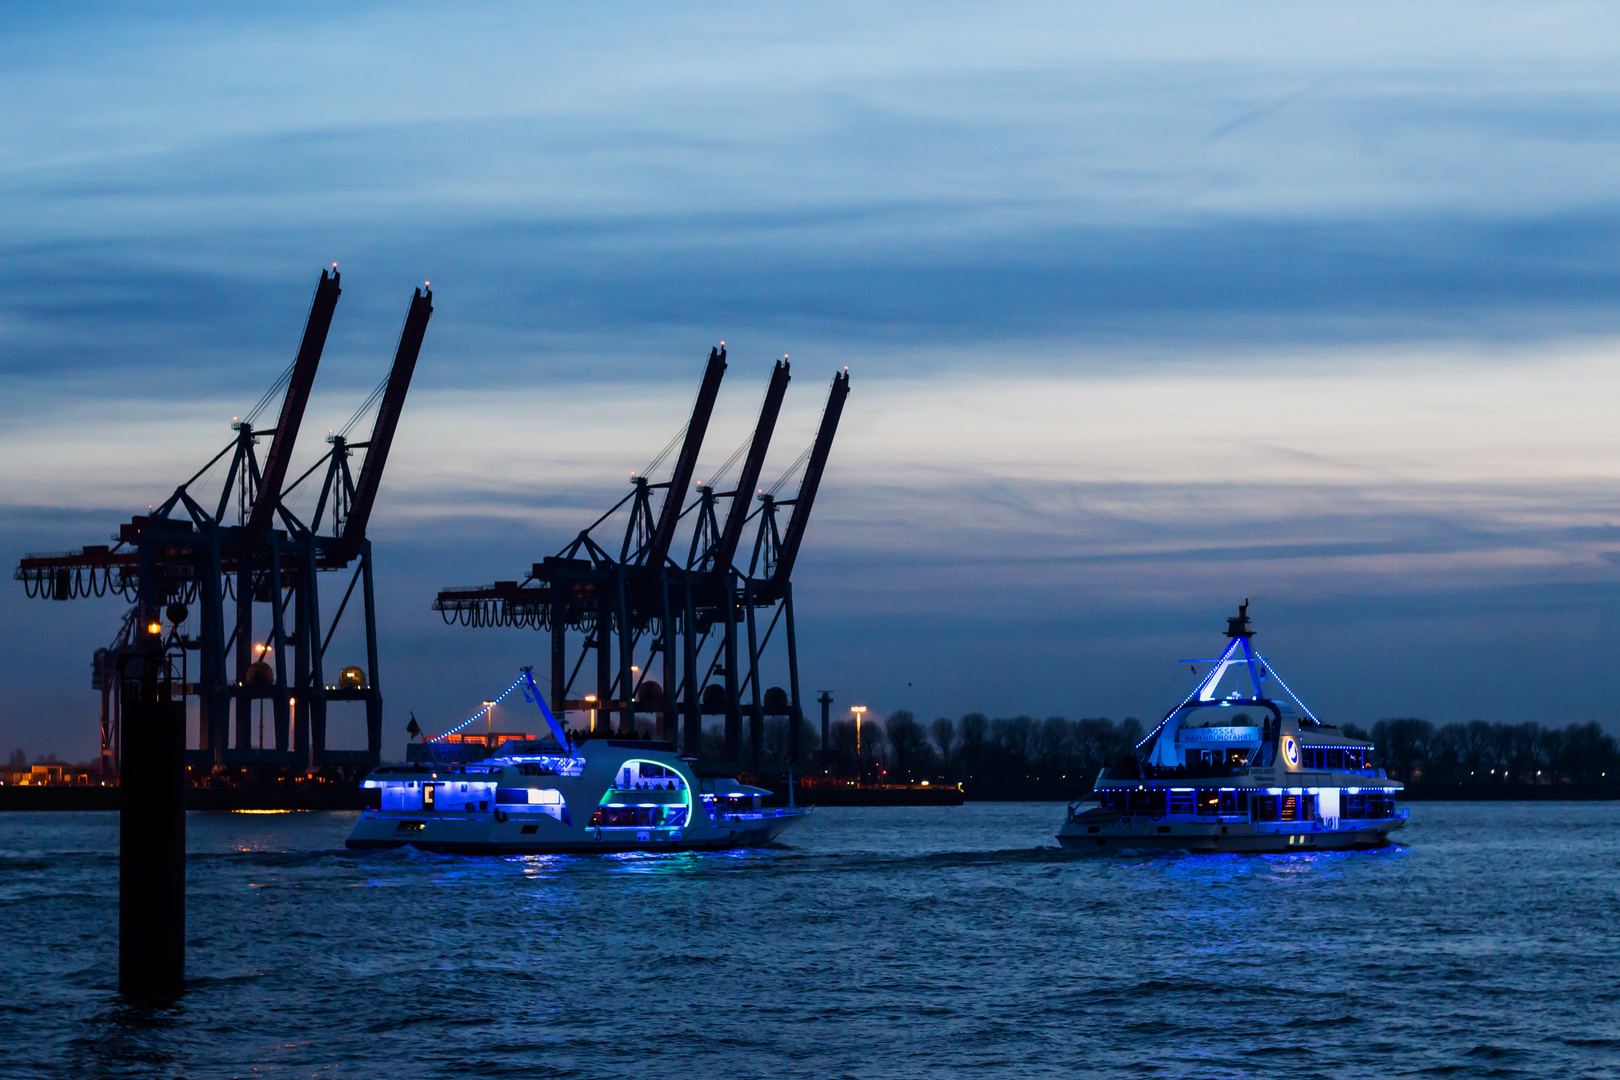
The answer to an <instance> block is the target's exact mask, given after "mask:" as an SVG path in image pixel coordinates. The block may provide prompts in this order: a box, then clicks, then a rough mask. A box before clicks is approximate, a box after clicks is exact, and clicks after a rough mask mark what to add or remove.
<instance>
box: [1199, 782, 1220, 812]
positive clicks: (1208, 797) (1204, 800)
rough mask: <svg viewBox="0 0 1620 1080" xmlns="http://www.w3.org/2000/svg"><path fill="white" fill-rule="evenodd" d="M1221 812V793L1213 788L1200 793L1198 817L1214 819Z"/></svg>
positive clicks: (1202, 790)
mask: <svg viewBox="0 0 1620 1080" xmlns="http://www.w3.org/2000/svg"><path fill="white" fill-rule="evenodd" d="M1220 812H1221V793H1220V792H1219V791H1216V790H1214V789H1213V788H1200V789H1199V791H1198V816H1199V817H1214V816H1215V815H1216V814H1219V813H1220Z"/></svg>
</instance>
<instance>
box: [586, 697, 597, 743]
mask: <svg viewBox="0 0 1620 1080" xmlns="http://www.w3.org/2000/svg"><path fill="white" fill-rule="evenodd" d="M585 700H586V701H587V702H588V703H589V704H590V706H591V734H592V735H594V734H596V695H595V694H586V695H585Z"/></svg>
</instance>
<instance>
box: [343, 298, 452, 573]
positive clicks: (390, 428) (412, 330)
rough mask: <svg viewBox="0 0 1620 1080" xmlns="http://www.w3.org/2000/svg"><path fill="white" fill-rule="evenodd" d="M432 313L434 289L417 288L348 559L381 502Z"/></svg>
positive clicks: (352, 523) (374, 438)
mask: <svg viewBox="0 0 1620 1080" xmlns="http://www.w3.org/2000/svg"><path fill="white" fill-rule="evenodd" d="M432 314H433V290H432V289H428V290H426V291H424V290H422V289H417V290H416V295H415V296H413V297H412V298H411V306H410V310H409V311H408V312H407V313H406V315H405V329H404V330H402V331H401V332H400V335H399V348H398V349H396V350H395V351H394V366H393V367H392V368H391V369H390V370H389V373H388V387H387V389H386V390H384V391H383V397H382V403H381V404H380V405H378V406H377V419H376V421H375V422H374V423H373V424H372V426H371V441H370V442H369V443H368V444H367V445H366V461H365V464H364V465H362V466H360V479H359V481H358V482H357V483H356V484H355V486H354V500H353V502H352V503H351V504H350V508H349V519H348V520H347V521H345V522H344V523H343V539H342V542H341V543H340V544H339V549H340V550H339V553H338V554H339V557H340V558H341V559H342V561H344V562H347V561H348V560H350V559H352V558H354V557H355V556H356V555H357V554H359V552H360V543H361V541H363V540H364V539H365V538H366V522H367V521H368V520H369V519H370V517H371V508H372V505H373V504H374V503H375V502H376V501H377V488H378V486H379V485H380V484H381V483H382V474H383V467H384V466H386V465H387V464H388V448H389V447H390V446H392V445H393V442H394V430H395V428H397V427H398V426H399V414H400V411H401V410H402V409H403V408H404V406H405V394H406V391H408V390H409V389H410V388H411V375H412V373H413V372H415V371H416V358H417V355H418V354H419V353H420V352H421V351H422V337H423V335H425V334H426V333H427V324H428V318H429V317H430V316H432Z"/></svg>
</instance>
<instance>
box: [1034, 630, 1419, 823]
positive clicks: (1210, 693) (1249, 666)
mask: <svg viewBox="0 0 1620 1080" xmlns="http://www.w3.org/2000/svg"><path fill="white" fill-rule="evenodd" d="M1248 608H1249V605H1248V601H1244V603H1243V604H1242V605H1240V606H1239V607H1238V613H1237V616H1236V617H1235V618H1230V619H1228V620H1227V630H1226V636H1227V637H1228V638H1230V639H1231V641H1230V643H1229V644H1228V645H1227V647H1226V649H1225V650H1224V651H1223V652H1222V653H1221V656H1220V658H1219V659H1217V660H1215V661H1213V662H1212V664H1213V666H1212V667H1211V668H1210V670H1209V674H1208V675H1207V676H1205V678H1204V680H1203V681H1202V682H1200V683H1199V684H1198V686H1197V688H1196V689H1194V690H1193V692H1192V693H1191V694H1189V695H1188V696H1187V698H1186V699H1185V700H1183V701H1182V702H1181V704H1179V705H1177V706H1176V707H1175V708H1174V709H1171V710H1170V713H1169V715H1167V716H1166V717H1165V718H1164V719H1163V720H1162V721H1160V722H1159V725H1158V726H1157V727H1155V728H1154V729H1153V731H1152V732H1150V733H1149V734H1148V737H1147V738H1145V739H1143V740H1142V741H1141V742H1140V743H1138V744H1137V746H1136V753H1135V754H1134V755H1133V756H1132V757H1131V758H1130V759H1129V760H1127V761H1125V762H1123V763H1122V764H1119V765H1112V766H1109V767H1107V768H1104V769H1103V770H1102V771H1101V772H1099V773H1098V774H1097V782H1096V785H1095V790H1094V791H1093V792H1092V793H1091V794H1090V795H1088V796H1087V797H1086V798H1084V799H1081V800H1080V801H1078V802H1075V803H1072V804H1070V806H1069V812H1068V817H1067V819H1066V820H1065V821H1064V823H1063V828H1062V829H1060V830H1059V831H1058V835H1057V838H1058V842H1059V843H1061V844H1062V845H1063V846H1064V847H1066V848H1073V849H1078V850H1096V849H1098V848H1104V849H1106V848H1115V849H1121V848H1130V849H1137V848H1159V849H1174V850H1186V851H1246V852H1287V851H1301V850H1305V851H1312V850H1315V851H1332V850H1342V849H1348V848H1369V847H1379V846H1382V845H1384V844H1386V843H1388V842H1389V834H1390V833H1391V832H1393V831H1394V830H1396V829H1399V828H1401V827H1402V826H1404V825H1405V824H1406V819H1407V811H1406V810H1404V809H1397V807H1396V806H1395V798H1396V796H1397V795H1398V794H1399V792H1400V791H1401V789H1402V785H1401V784H1400V783H1398V782H1396V781H1394V780H1391V779H1389V777H1388V776H1386V775H1385V773H1384V770H1383V769H1381V768H1379V767H1377V766H1376V765H1374V764H1373V747H1372V744H1371V743H1369V742H1366V741H1364V740H1361V739H1353V738H1349V737H1348V736H1346V735H1345V734H1344V733H1343V732H1342V731H1340V730H1339V729H1338V728H1336V727H1332V726H1330V725H1328V724H1324V723H1322V722H1321V721H1320V720H1318V719H1317V718H1316V717H1315V716H1314V715H1313V714H1312V713H1311V711H1310V710H1309V709H1307V708H1306V707H1305V705H1304V703H1303V702H1301V701H1300V700H1299V698H1298V697H1296V696H1295V695H1294V693H1293V691H1291V690H1289V689H1288V686H1287V685H1286V684H1285V683H1284V682H1283V681H1282V679H1281V678H1280V677H1279V676H1278V675H1277V673H1276V672H1275V671H1274V670H1272V669H1271V667H1270V665H1269V663H1268V662H1267V661H1266V659H1265V657H1263V656H1261V655H1260V654H1258V653H1256V652H1255V651H1254V649H1253V647H1252V646H1251V644H1250V639H1251V638H1252V637H1253V636H1254V631H1253V629H1252V628H1251V626H1250V623H1249V616H1248ZM1228 673H1235V681H1236V682H1237V683H1238V684H1239V685H1238V687H1237V688H1234V689H1233V690H1231V691H1230V692H1229V693H1226V694H1225V695H1223V694H1222V693H1221V684H1222V682H1223V681H1225V679H1226V676H1227V674H1228ZM1245 681H1246V682H1247V683H1248V690H1249V692H1248V693H1247V694H1246V695H1245V693H1244V692H1243V689H1242V683H1243V682H1245ZM1268 682H1270V683H1274V684H1276V686H1277V688H1278V689H1279V690H1280V691H1281V692H1282V693H1281V696H1278V695H1274V694H1270V693H1268V692H1267V689H1266V684H1267V683H1268Z"/></svg>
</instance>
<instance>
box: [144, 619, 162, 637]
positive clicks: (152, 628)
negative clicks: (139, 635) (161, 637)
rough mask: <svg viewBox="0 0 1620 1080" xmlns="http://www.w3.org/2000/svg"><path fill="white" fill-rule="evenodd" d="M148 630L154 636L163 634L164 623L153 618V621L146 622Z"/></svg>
mask: <svg viewBox="0 0 1620 1080" xmlns="http://www.w3.org/2000/svg"><path fill="white" fill-rule="evenodd" d="M146 632H147V633H148V634H152V635H154V636H156V635H157V634H161V633H163V624H162V623H160V622H158V621H157V620H156V619H153V620H152V621H151V622H149V623H147V624H146Z"/></svg>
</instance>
